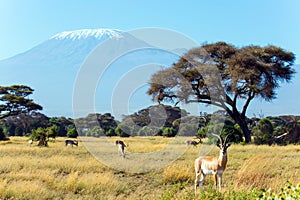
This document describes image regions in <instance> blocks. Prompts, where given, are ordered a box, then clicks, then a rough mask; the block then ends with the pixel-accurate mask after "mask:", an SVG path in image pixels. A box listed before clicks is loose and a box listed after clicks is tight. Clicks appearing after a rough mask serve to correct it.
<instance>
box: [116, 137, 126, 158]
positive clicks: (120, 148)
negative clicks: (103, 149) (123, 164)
mask: <svg viewBox="0 0 300 200" xmlns="http://www.w3.org/2000/svg"><path fill="white" fill-rule="evenodd" d="M116 145H117V146H118V151H119V153H120V154H121V155H122V157H123V158H125V151H124V149H125V147H126V145H125V143H124V142H123V141H122V140H116Z"/></svg>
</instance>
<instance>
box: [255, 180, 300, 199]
mask: <svg viewBox="0 0 300 200" xmlns="http://www.w3.org/2000/svg"><path fill="white" fill-rule="evenodd" d="M252 193H253V194H254V196H256V199H262V200H269V199H270V200H273V199H289V200H298V199H300V183H298V184H297V185H296V186H294V185H293V184H292V183H291V182H290V181H288V182H287V185H286V186H285V187H283V188H281V190H280V192H278V193H274V192H272V190H271V189H268V190H265V189H260V190H258V191H257V190H253V191H252Z"/></svg>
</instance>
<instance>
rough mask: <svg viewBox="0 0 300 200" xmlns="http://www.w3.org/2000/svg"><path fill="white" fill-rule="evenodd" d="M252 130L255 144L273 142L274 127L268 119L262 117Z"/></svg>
mask: <svg viewBox="0 0 300 200" xmlns="http://www.w3.org/2000/svg"><path fill="white" fill-rule="evenodd" d="M252 132H253V135H254V143H255V144H269V145H271V144H272V143H273V132H274V128H273V125H272V122H271V121H270V120H269V119H267V118H264V119H261V120H259V122H258V124H257V126H255V127H254V128H253V130H252Z"/></svg>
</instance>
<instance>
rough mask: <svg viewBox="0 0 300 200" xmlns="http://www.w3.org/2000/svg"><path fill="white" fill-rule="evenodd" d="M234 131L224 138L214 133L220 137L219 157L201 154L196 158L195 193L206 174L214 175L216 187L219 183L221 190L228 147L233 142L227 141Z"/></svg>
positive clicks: (218, 143) (218, 145) (218, 144)
mask: <svg viewBox="0 0 300 200" xmlns="http://www.w3.org/2000/svg"><path fill="white" fill-rule="evenodd" d="M232 133H233V132H232ZM232 133H230V134H228V135H227V136H226V137H225V139H224V140H223V139H222V138H221V137H220V136H219V135H216V134H212V135H213V136H215V137H217V138H218V139H219V141H218V142H217V143H216V145H217V147H219V149H220V153H219V157H210V156H201V157H199V158H197V159H196V160H195V172H196V180H195V194H196V191H197V186H198V183H199V187H200V188H201V187H202V184H203V181H204V179H205V177H206V175H209V174H212V175H214V182H215V185H216V187H218V185H219V190H221V184H222V175H223V172H224V171H225V169H226V164H227V148H228V147H229V146H230V145H231V143H227V139H228V137H229V136H230V135H231V134H232ZM200 176H201V178H200ZM199 178H200V180H199Z"/></svg>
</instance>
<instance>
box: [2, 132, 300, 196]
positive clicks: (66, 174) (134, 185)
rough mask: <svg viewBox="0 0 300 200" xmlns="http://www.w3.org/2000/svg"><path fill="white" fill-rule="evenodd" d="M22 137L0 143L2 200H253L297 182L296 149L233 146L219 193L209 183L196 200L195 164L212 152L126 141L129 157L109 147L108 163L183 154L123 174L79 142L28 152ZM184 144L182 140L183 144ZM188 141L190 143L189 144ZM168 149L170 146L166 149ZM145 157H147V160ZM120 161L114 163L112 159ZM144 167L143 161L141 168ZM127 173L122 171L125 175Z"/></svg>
mask: <svg viewBox="0 0 300 200" xmlns="http://www.w3.org/2000/svg"><path fill="white" fill-rule="evenodd" d="M26 139H27V138H25V137H12V138H10V140H9V141H3V142H0V199H1V200H2V199H30V200H33V199H39V200H40V199H112V200H114V199H134V200H135V199H253V198H255V197H254V196H253V192H252V191H253V189H254V188H256V189H259V188H272V190H273V191H279V190H280V188H281V187H283V186H284V185H285V184H286V181H287V180H290V181H291V182H292V183H293V184H296V183H299V182H300V163H299V160H300V159H299V158H300V146H299V145H298V146H295V145H289V146H281V147H280V146H254V145H244V146H243V145H232V146H231V147H230V148H229V150H228V156H229V161H228V164H227V169H226V171H225V173H224V175H223V189H222V191H221V192H218V191H216V190H215V189H214V187H213V179H212V177H211V176H209V177H207V179H206V182H205V184H204V188H203V190H202V191H201V192H200V191H198V194H197V196H196V197H195V196H194V190H193V187H194V178H195V172H194V160H195V158H197V157H198V156H200V152H201V151H203V150H205V149H206V150H207V149H208V150H210V151H209V153H208V154H209V155H217V154H218V150H217V148H216V147H213V148H211V146H209V145H200V146H198V147H197V148H195V147H188V148H186V146H185V144H184V142H182V143H181V142H173V143H172V140H173V139H172V138H162V137H145V138H138V137H132V138H125V139H122V140H124V141H125V142H126V143H127V144H128V145H129V146H128V147H127V148H126V152H127V157H126V158H125V159H124V160H122V158H121V157H120V156H119V155H118V153H117V148H116V147H115V146H114V145H113V142H114V141H115V140H116V139H118V138H106V139H105V140H109V141H110V142H111V144H112V145H111V146H112V149H113V150H112V151H111V153H112V154H113V155H111V159H116V163H118V162H120V164H122V163H123V164H124V163H125V164H126V162H127V161H128V162H130V160H131V159H133V155H130V153H134V152H140V153H146V152H153V151H158V150H161V149H164V148H166V146H165V145H166V144H171V145H172V148H170V149H171V150H172V149H173V150H174V151H176V149H180V148H186V150H185V151H184V153H183V154H182V156H180V157H178V158H177V159H176V160H175V161H174V162H172V163H171V164H169V165H167V166H166V167H163V168H161V169H158V170H154V171H151V172H147V173H143V172H142V171H140V172H139V173H127V172H124V171H123V170H118V169H112V168H110V167H107V166H105V165H104V164H102V163H101V162H99V161H98V160H97V159H96V158H95V157H94V156H93V155H92V154H90V153H89V151H88V150H87V148H85V146H84V145H83V144H82V142H80V141H79V146H78V147H73V148H72V147H70V146H69V147H66V146H65V145H64V140H65V138H57V139H56V142H54V143H49V147H46V148H40V147H37V146H36V144H34V145H33V146H31V147H30V146H29V144H28V142H27V141H26ZM184 139H186V138H184ZM190 139H191V138H190ZM169 146H170V145H169ZM145 155H147V154H145ZM116 156H118V157H116ZM142 162H144V161H141V162H140V163H142ZM125 171H126V170H125Z"/></svg>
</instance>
